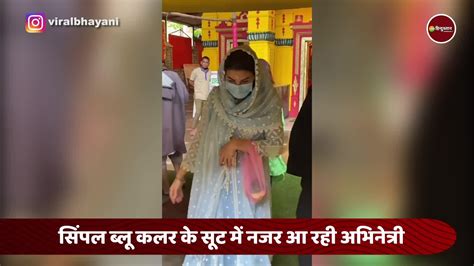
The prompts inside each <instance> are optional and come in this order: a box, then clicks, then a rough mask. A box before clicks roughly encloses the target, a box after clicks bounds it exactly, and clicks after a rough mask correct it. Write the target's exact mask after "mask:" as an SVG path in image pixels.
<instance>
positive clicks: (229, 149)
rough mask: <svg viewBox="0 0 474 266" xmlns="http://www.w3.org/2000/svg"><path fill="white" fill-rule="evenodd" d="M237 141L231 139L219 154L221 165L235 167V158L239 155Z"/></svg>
mask: <svg viewBox="0 0 474 266" xmlns="http://www.w3.org/2000/svg"><path fill="white" fill-rule="evenodd" d="M235 144H236V143H235V140H234V139H231V140H230V141H229V142H227V143H226V144H225V145H224V146H222V148H221V150H220V152H219V163H220V165H225V166H227V167H232V166H235V157H236V153H237V147H236V145H235Z"/></svg>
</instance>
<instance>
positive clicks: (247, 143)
mask: <svg viewBox="0 0 474 266" xmlns="http://www.w3.org/2000/svg"><path fill="white" fill-rule="evenodd" d="M234 141H235V142H234V145H235V146H234V147H235V149H236V150H239V151H242V152H249V150H250V149H251V148H252V141H251V140H248V139H234Z"/></svg>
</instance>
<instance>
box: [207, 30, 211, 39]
mask: <svg viewBox="0 0 474 266" xmlns="http://www.w3.org/2000/svg"><path fill="white" fill-rule="evenodd" d="M207 37H209V39H210V38H211V31H210V30H208V31H207Z"/></svg>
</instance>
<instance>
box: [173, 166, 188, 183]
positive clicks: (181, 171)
mask: <svg viewBox="0 0 474 266" xmlns="http://www.w3.org/2000/svg"><path fill="white" fill-rule="evenodd" d="M186 173H187V171H186V170H185V169H184V168H179V170H178V173H176V178H175V180H178V181H179V182H181V183H182V184H184V183H186V180H185V179H184V175H186Z"/></svg>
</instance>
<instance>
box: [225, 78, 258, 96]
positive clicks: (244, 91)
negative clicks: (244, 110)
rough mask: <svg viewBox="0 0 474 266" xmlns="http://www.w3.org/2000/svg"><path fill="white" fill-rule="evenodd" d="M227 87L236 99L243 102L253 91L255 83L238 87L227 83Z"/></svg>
mask: <svg viewBox="0 0 474 266" xmlns="http://www.w3.org/2000/svg"><path fill="white" fill-rule="evenodd" d="M225 87H226V89H227V90H228V91H229V93H230V94H231V95H232V96H234V98H236V99H239V100H241V99H244V98H245V97H247V96H248V95H249V94H250V92H251V91H252V89H253V82H250V83H246V84H241V85H236V84H233V83H230V82H229V81H226V84H225Z"/></svg>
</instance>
